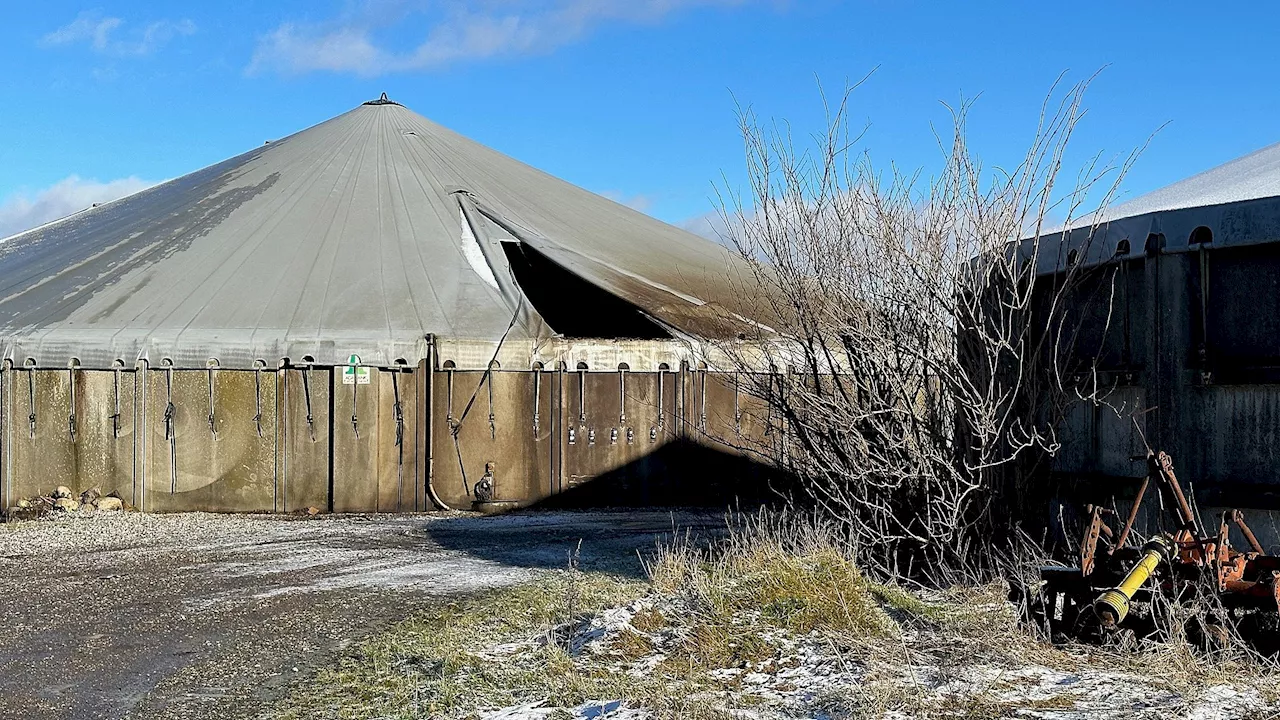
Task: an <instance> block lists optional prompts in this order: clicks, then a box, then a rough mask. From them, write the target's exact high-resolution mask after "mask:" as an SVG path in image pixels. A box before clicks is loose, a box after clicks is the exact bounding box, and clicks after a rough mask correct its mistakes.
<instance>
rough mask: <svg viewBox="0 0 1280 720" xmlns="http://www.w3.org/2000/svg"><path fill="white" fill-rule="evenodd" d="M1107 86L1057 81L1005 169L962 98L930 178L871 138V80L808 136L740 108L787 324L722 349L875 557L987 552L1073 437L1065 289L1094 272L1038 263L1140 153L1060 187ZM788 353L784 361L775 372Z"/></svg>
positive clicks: (780, 320) (777, 446)
mask: <svg viewBox="0 0 1280 720" xmlns="http://www.w3.org/2000/svg"><path fill="white" fill-rule="evenodd" d="M1086 85H1087V83H1081V84H1078V85H1076V86H1074V87H1071V88H1069V89H1068V90H1067V91H1066V92H1065V93H1056V94H1055V93H1051V94H1050V100H1048V101H1046V104H1045V106H1044V107H1043V108H1042V111H1041V116H1040V123H1039V126H1038V129H1037V132H1036V134H1035V137H1034V139H1033V141H1032V143H1031V144H1030V146H1029V148H1028V150H1027V152H1026V155H1025V157H1024V158H1023V159H1022V160H1021V162H1020V163H1019V164H1018V165H1017V166H1015V167H1013V168H1010V169H1007V170H1003V171H997V172H990V173H989V172H986V171H985V170H984V169H983V167H982V165H981V164H980V163H979V161H978V160H977V159H976V158H975V157H974V155H973V154H972V153H971V151H970V149H969V147H968V145H967V144H966V128H965V121H966V111H967V106H963V105H962V106H961V107H959V108H958V109H956V110H954V111H953V113H952V117H953V120H954V125H953V128H952V133H951V136H950V137H949V138H945V139H940V142H939V144H940V146H941V147H942V149H943V151H944V154H945V163H944V165H943V167H942V169H941V171H940V172H939V173H938V174H937V175H936V176H934V177H932V178H929V179H927V180H924V179H921V178H920V177H919V176H917V175H907V174H901V173H899V172H897V171H896V169H892V170H890V171H889V172H887V173H881V171H880V170H879V169H878V168H876V167H875V166H874V165H873V164H872V163H871V161H870V160H869V159H868V157H867V156H866V155H865V154H859V153H858V152H856V146H857V143H858V142H859V140H860V135H859V134H858V133H856V132H854V131H852V130H851V128H850V125H849V123H848V104H849V101H850V96H851V92H852V90H853V88H849V89H847V90H846V91H845V93H844V95H843V96H841V98H840V101H839V103H838V104H836V105H835V106H833V107H832V106H828V108H827V109H828V123H827V127H826V128H825V131H824V132H823V133H822V134H820V135H817V136H815V137H814V138H813V142H812V143H811V144H808V145H798V144H797V143H796V141H795V140H794V139H793V137H792V136H791V134H790V132H789V130H788V129H787V128H786V127H785V126H778V125H765V124H762V123H761V122H760V121H759V120H758V119H757V117H756V116H755V115H754V114H753V113H752V111H751V110H749V109H746V110H743V111H741V112H740V120H741V130H742V135H743V138H744V140H745V144H746V159H747V170H748V176H749V180H750V192H749V194H748V195H747V196H746V197H745V198H744V197H742V196H739V195H733V194H729V195H727V196H726V197H722V202H721V208H722V214H723V219H724V224H725V226H726V228H727V230H726V234H727V239H728V240H730V241H732V243H733V244H734V245H736V247H737V248H738V250H739V251H740V253H741V255H742V257H744V258H745V259H746V260H747V262H748V263H750V264H751V266H752V268H753V269H754V276H753V283H752V284H751V285H750V286H749V287H746V288H744V294H746V295H748V296H749V297H753V298H755V300H756V301H757V302H758V303H759V305H760V306H759V308H758V315H757V316H758V317H769V318H772V319H773V326H772V327H769V328H762V329H760V334H759V335H758V336H757V337H755V338H752V340H754V341H755V342H752V343H746V344H741V345H733V346H725V347H723V348H717V350H719V351H722V353H723V354H724V355H725V356H727V357H729V358H730V362H729V364H730V365H731V366H732V369H733V370H734V371H735V372H736V373H737V374H738V377H739V378H740V380H739V382H740V383H741V387H742V388H743V390H744V392H747V393H749V394H750V395H753V396H755V397H756V398H759V399H760V400H762V401H763V404H764V405H765V406H767V408H768V410H767V414H768V417H767V418H764V419H763V420H764V422H765V423H766V424H767V425H768V427H769V432H768V434H767V436H766V439H765V441H764V442H763V443H761V444H760V445H758V446H755V447H752V448H751V449H752V450H754V451H756V452H759V453H762V454H764V455H765V456H767V457H768V459H769V460H770V461H772V462H773V463H775V464H777V465H779V466H781V467H783V468H785V469H786V470H787V471H789V472H790V473H792V474H793V475H794V476H795V477H797V478H798V479H799V480H800V482H799V487H800V488H801V489H802V491H803V493H804V494H805V496H807V500H808V501H809V502H811V503H812V504H814V505H816V506H817V507H818V508H819V509H820V510H821V511H822V512H823V514H824V515H825V516H826V517H827V518H829V519H830V520H832V521H833V522H835V523H838V524H839V526H840V527H841V528H842V531H843V532H844V534H845V537H846V541H847V542H849V543H850V544H851V545H853V546H855V547H856V548H857V556H858V559H859V562H860V564H861V565H862V567H863V568H866V569H868V570H871V571H874V572H882V573H885V574H900V573H906V574H912V572H913V571H915V570H919V569H920V567H921V565H922V564H924V565H928V566H930V567H934V568H937V567H944V568H955V567H957V566H961V565H966V564H971V563H973V562H975V553H974V552H973V551H974V550H975V549H976V548H979V547H981V548H984V549H986V548H989V547H990V542H989V541H990V540H991V532H992V531H993V529H995V528H998V527H1000V526H1001V525H1002V522H1001V521H1002V520H1003V519H1004V518H1005V517H1007V516H1008V515H1009V514H1010V512H1011V507H1010V505H1012V504H1013V503H1014V501H1015V500H1016V490H1017V489H1018V488H1019V487H1021V486H1020V485H1019V484H1018V483H1017V482H1015V481H1016V480H1017V479H1020V478H1024V477H1028V476H1030V474H1031V473H1032V470H1033V468H1034V467H1035V466H1036V465H1037V463H1041V462H1042V461H1043V459H1044V458H1045V457H1046V456H1047V455H1050V454H1052V453H1053V452H1054V451H1055V450H1056V449H1057V447H1058V443H1057V441H1056V438H1055V434H1054V425H1055V419H1056V416H1055V413H1056V412H1057V411H1058V410H1060V409H1061V407H1062V406H1063V403H1064V402H1065V398H1066V397H1067V396H1070V397H1071V398H1073V399H1076V400H1078V399H1079V398H1080V394H1079V392H1078V391H1077V390H1076V389H1075V388H1068V387H1067V385H1066V383H1065V381H1064V379H1063V378H1064V373H1063V372H1062V370H1061V367H1060V365H1061V360H1062V358H1063V357H1065V356H1066V355H1068V354H1069V353H1070V350H1071V348H1069V347H1068V346H1069V345H1070V344H1071V343H1072V342H1074V338H1075V337H1076V334H1075V333H1073V332H1072V329H1073V328H1072V327H1071V323H1072V322H1075V321H1077V320H1078V318H1077V320H1073V319H1072V316H1071V313H1069V312H1066V311H1065V310H1064V299H1065V298H1067V297H1069V296H1070V294H1071V292H1072V290H1073V288H1074V287H1075V285H1076V282H1077V279H1078V277H1079V276H1080V274H1081V273H1082V272H1083V270H1082V267H1079V266H1076V264H1075V263H1070V264H1067V266H1066V268H1065V270H1063V271H1061V272H1057V273H1049V274H1044V275H1042V274H1039V273H1037V267H1039V266H1041V265H1043V264H1049V265H1053V266H1056V265H1057V263H1056V261H1057V258H1056V257H1043V258H1042V254H1051V253H1057V252H1058V246H1057V244H1056V243H1050V242H1048V241H1045V242H1044V243H1043V246H1042V241H1041V236H1042V233H1044V232H1045V231H1046V230H1047V227H1046V226H1047V225H1048V222H1049V217H1050V215H1051V214H1052V215H1053V216H1054V217H1055V218H1058V219H1059V222H1065V223H1067V224H1071V223H1073V222H1075V221H1076V219H1077V218H1079V217H1081V216H1084V217H1086V218H1087V217H1089V216H1088V214H1087V213H1083V212H1082V210H1081V208H1082V207H1083V206H1084V203H1085V202H1086V201H1087V200H1088V199H1089V197H1094V198H1096V197H1097V194H1098V193H1099V192H1101V194H1102V196H1103V197H1102V202H1101V203H1098V206H1101V205H1104V204H1105V203H1106V202H1107V201H1108V200H1109V198H1110V197H1111V195H1112V191H1113V189H1114V187H1115V183H1116V182H1118V180H1119V178H1120V176H1121V175H1122V174H1123V170H1124V169H1125V168H1126V167H1127V166H1128V162H1129V161H1131V160H1132V157H1131V158H1130V159H1129V161H1126V162H1125V163H1124V165H1123V166H1122V167H1114V166H1112V165H1109V164H1103V163H1100V162H1099V161H1098V159H1097V158H1096V157H1095V158H1093V159H1092V160H1090V161H1087V162H1086V163H1085V164H1084V167H1083V169H1082V170H1081V172H1080V173H1079V174H1078V175H1077V177H1076V179H1075V182H1074V183H1073V184H1072V185H1071V187H1069V188H1065V189H1064V188H1061V187H1059V182H1058V180H1059V176H1060V173H1061V172H1062V169H1063V164H1064V155H1065V153H1066V150H1067V146H1068V143H1069V141H1070V139H1071V136H1072V134H1073V131H1074V129H1075V127H1076V124H1077V123H1078V121H1079V120H1080V118H1081V116H1082V114H1083V109H1082V99H1083V95H1084V91H1085V87H1086ZM1055 97H1056V98H1057V99H1056V100H1055V99H1054V98H1055ZM1103 179H1107V180H1110V181H1111V182H1110V184H1109V185H1105V186H1104V185H1103V184H1102V182H1101V181H1102V180H1103ZM1091 193H1092V195H1091ZM1094 217H1095V218H1096V217H1097V215H1096V214H1095V215H1094ZM1042 261H1044V262H1042ZM1112 291H1113V292H1114V289H1113V290H1112ZM1095 301H1097V302H1103V303H1106V302H1107V298H1106V297H1105V296H1104V297H1101V298H1097V299H1095ZM761 353H763V356H764V357H763V358H762V357H761ZM766 362H767V364H768V365H769V366H771V368H772V372H767V373H765V372H759V369H760V368H761V367H762V366H763V365H764V363H766ZM1094 399H1096V393H1095V398H1094ZM997 500H998V501H999V502H996V501H997ZM1041 514H1047V513H1044V511H1041Z"/></svg>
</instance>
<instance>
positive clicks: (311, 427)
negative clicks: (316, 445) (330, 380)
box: [302, 365, 316, 442]
mask: <svg viewBox="0 0 1280 720" xmlns="http://www.w3.org/2000/svg"><path fill="white" fill-rule="evenodd" d="M302 395H303V397H304V398H306V401H307V433H308V434H310V436H311V442H315V441H316V417H315V415H313V414H311V366H310V365H304V366H302Z"/></svg>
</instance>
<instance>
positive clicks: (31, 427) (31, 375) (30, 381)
mask: <svg viewBox="0 0 1280 720" xmlns="http://www.w3.org/2000/svg"><path fill="white" fill-rule="evenodd" d="M27 430H28V432H30V434H31V439H32V440H35V439H36V369H35V368H31V369H30V370H28V371H27Z"/></svg>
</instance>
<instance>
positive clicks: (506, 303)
mask: <svg viewBox="0 0 1280 720" xmlns="http://www.w3.org/2000/svg"><path fill="white" fill-rule="evenodd" d="M384 97H385V96H384ZM504 243H516V244H519V245H520V246H522V247H525V248H529V249H530V250H531V251H534V252H536V254H537V255H538V256H539V257H541V258H543V259H544V260H545V261H547V262H549V263H550V265H549V266H554V267H555V268H557V270H559V271H564V272H568V273H570V274H571V275H572V277H574V278H575V279H576V280H581V281H583V282H585V283H587V284H589V286H590V287H592V288H596V289H599V290H601V291H604V292H606V293H609V294H610V295H612V296H614V297H616V298H617V299H619V300H620V301H621V302H623V303H624V304H627V305H630V306H632V307H634V308H635V309H637V310H638V311H639V312H640V313H642V314H644V315H645V316H647V317H649V318H651V319H652V320H653V321H655V323H656V324H658V325H660V326H663V327H666V328H668V329H670V330H672V331H673V332H675V333H676V334H679V333H680V332H681V331H687V332H691V333H695V334H696V333H698V332H699V330H700V329H705V328H707V327H711V325H710V324H708V322H707V319H708V318H713V317H717V316H718V317H725V316H729V315H731V313H732V312H733V311H735V310H737V309H738V308H736V307H735V305H734V285H735V278H741V276H742V272H743V268H742V264H741V263H740V261H738V260H737V259H735V257H734V256H733V255H732V253H730V252H728V251H727V250H725V249H724V248H722V247H720V246H719V245H716V244H715V243H712V242H710V241H707V240H705V239H703V238H700V237H697V236H695V235H692V234H690V233H688V232H685V231H683V230H680V229H677V228H674V227H672V226H669V225H666V224H664V223H662V222H659V221H657V220H655V219H653V218H650V217H648V216H646V215H644V214H642V213H639V212H636V211H634V210H631V209H630V208H627V207H624V206H622V205H619V204H617V203H614V202H612V201H610V200H608V199H605V198H603V197H600V196H598V195H595V194H593V193H590V192H588V191H586V190H583V189H581V188H578V187H575V186H573V185H571V184H569V183H566V182H563V181H561V180H558V179H556V178H554V177H551V176H550V175H547V174H546V173H543V172H541V171H539V170H536V169H534V168H532V167H529V166H527V165H524V164H522V163H520V162H517V161H515V160H513V159H511V158H509V157H506V156H504V155H502V154H500V153H498V152H495V151H493V150H491V149H489V148H486V147H484V146H482V145H480V144H478V143H476V142H473V141H471V140H468V139H467V138H465V137H463V136H461V135H458V134H457V133H454V132H452V131H450V130H447V129H445V128H443V127H441V126H439V125H437V124H435V123H433V122H431V121H429V120H427V119H425V118H423V117H421V116H419V115H417V114H415V113H413V112H412V111H410V110H408V109H406V108H404V107H402V106H400V105H398V104H395V103H392V102H389V101H377V102H374V103H366V104H364V105H361V106H360V107H357V108H355V109H354V110H351V111H350V112H347V113H345V114H343V115H340V116H338V117H336V118H333V119H332V120H329V121H327V122H324V123H321V124H319V125H316V126H314V127H312V128H309V129H307V130H304V131H302V132H299V133H297V134H295V135H291V136H289V137H287V138H284V139H282V140H278V141H275V142H271V143H268V144H266V145H264V146H262V147H259V148H256V149H254V150H252V151H250V152H247V153H244V154H243V155H239V156H237V157H234V158H232V159H230V160H227V161H225V162H222V163H219V164H217V165H213V166H211V167H208V168H205V169H203V170H199V171H197V172H194V173H191V174H189V175H185V176H183V177H180V178H177V179H175V180H171V181H169V182H166V183H164V184H161V185H158V186H156V187H153V188H150V189H148V190H145V191H143V192H140V193H137V194H135V195H132V196H129V197H127V198H124V199H121V200H118V201H116V202H113V203H108V204H105V205H102V206H100V207H96V208H92V209H90V210H86V211H84V212H81V213H78V214H76V215H73V216H70V217H68V218H65V219H63V220H60V221H57V222H54V223H50V224H48V225H45V226H43V227H39V228H36V229H33V230H30V231H27V232H25V233H22V234H19V235H16V236H14V237H12V238H9V239H7V240H5V241H4V242H3V243H0V346H2V347H3V349H4V351H5V353H6V355H5V356H6V357H7V358H9V359H11V360H13V361H14V362H15V363H17V364H22V363H24V362H27V361H28V359H29V358H31V359H34V360H35V361H36V362H37V363H38V364H39V365H41V366H65V365H66V364H67V363H68V362H70V361H72V359H75V360H78V361H79V362H80V363H81V364H83V365H85V366H109V365H110V364H111V363H112V362H114V361H116V360H124V361H125V362H126V363H127V364H129V365H132V363H133V361H135V360H136V359H140V358H146V359H149V360H150V361H151V362H152V363H156V362H159V361H160V360H161V359H162V358H169V359H172V360H173V361H174V363H175V364H177V365H179V366H184V365H185V366H203V365H204V363H205V361H206V360H207V359H208V358H217V359H218V360H219V362H220V363H221V364H222V365H223V366H244V367H248V366H250V365H251V364H252V363H253V362H254V361H255V360H265V361H267V362H269V363H273V364H274V361H275V360H278V359H279V358H286V357H287V358H292V359H294V360H295V361H296V360H298V359H299V358H302V357H304V356H309V357H312V358H314V361H315V362H317V363H341V362H344V361H345V360H346V358H347V356H348V355H350V354H357V355H360V356H361V358H362V360H363V361H364V362H366V363H369V364H390V363H392V362H394V361H395V360H400V359H403V360H406V361H408V362H410V363H415V362H417V361H418V360H420V359H421V358H422V357H423V356H424V353H425V348H426V340H427V338H428V337H438V338H439V337H443V338H461V339H476V340H485V341H496V340H498V339H500V338H503V337H516V338H523V337H536V336H541V335H548V334H551V333H552V332H553V329H552V328H549V327H548V326H547V325H546V323H544V322H543V321H542V318H541V317H540V315H539V313H538V311H537V309H536V308H534V307H533V306H532V304H531V303H530V302H528V299H527V298H526V297H525V295H526V293H524V292H523V291H522V289H521V286H520V285H519V284H517V283H515V282H514V280H513V271H512V269H511V268H509V267H508V266H507V253H506V252H505V251H504V249H503V248H504V247H508V246H507V245H504ZM544 264H545V263H544ZM567 300H568V301H569V302H572V301H573V299H572V298H569V299H567Z"/></svg>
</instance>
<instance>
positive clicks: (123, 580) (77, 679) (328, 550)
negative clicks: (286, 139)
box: [0, 511, 720, 720]
mask: <svg viewBox="0 0 1280 720" xmlns="http://www.w3.org/2000/svg"><path fill="white" fill-rule="evenodd" d="M719 522H720V520H719V518H718V517H704V516H697V515H677V516H673V515H672V514H671V513H667V512H646V511H625V512H618V513H541V514H520V515H512V516H505V517H499V518H479V517H470V516H456V515H454V516H448V515H418V516H335V517H320V518H315V519H306V520H300V519H290V518H281V517H265V516H264V517H244V516H218V515H206V514H182V515H167V516H147V515H138V514H129V515H122V516H117V517H113V518H95V519H88V520H73V521H58V522H33V523H25V524H21V525H17V526H13V525H9V526H0V627H3V634H0V693H2V694H3V695H2V696H3V698H4V699H3V702H2V703H0V718H77V719H78V718H111V719H113V720H114V719H116V718H126V717H127V718H218V719H219V720H227V719H229V718H241V717H257V715H258V713H259V712H260V711H261V710H263V709H264V708H266V707H268V706H269V705H270V704H271V703H272V701H273V700H274V699H275V698H277V697H279V695H280V694H281V693H282V692H284V691H285V690H286V689H287V686H288V685H289V684H290V683H291V682H294V681H297V680H299V679H301V678H303V677H305V676H306V675H307V674H308V673H309V672H310V671H311V670H312V669H314V668H315V667H316V666H317V665H319V664H321V663H324V662H326V661H328V660H330V659H331V658H332V657H333V653H334V652H335V650H336V649H337V648H339V647H341V646H342V645H344V644H346V643H349V642H351V641H352V640H355V639H358V638H360V637H363V636H365V635H367V634H368V633H369V632H371V631H372V630H374V629H376V628H377V627H380V626H382V625H385V624H386V623H388V622H391V621H394V620H397V619H400V618H402V617H404V616H405V615H407V614H408V613H410V612H412V611H413V610H415V609H417V608H420V607H424V606H425V605H427V604H429V603H431V602H435V601H437V599H438V598H439V597H441V596H454V595H459V594H466V593H471V592H476V591H478V590H481V589H485V588H489V587H495V586H499V585H503V584H510V583H515V582H519V581H521V580H523V579H526V578H528V577H530V576H531V574H532V573H536V572H538V571H539V570H545V569H548V568H560V567H564V566H565V565H566V564H567V559H568V555H569V553H570V551H571V550H572V549H573V547H574V546H576V545H577V542H578V540H579V539H580V538H581V539H582V540H583V544H582V551H581V559H582V565H583V567H584V568H586V569H593V568H594V569H611V570H615V571H619V572H627V573H636V574H638V573H639V572H640V566H639V561H638V559H637V555H636V550H637V549H641V550H643V549H647V548H652V547H654V544H655V542H656V540H657V538H658V537H659V536H662V535H665V534H667V533H670V532H671V529H672V528H673V526H678V527H679V528H680V529H681V530H684V529H686V528H693V529H696V528H698V527H713V526H715V525H717V524H718V523H719Z"/></svg>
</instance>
